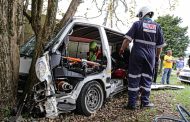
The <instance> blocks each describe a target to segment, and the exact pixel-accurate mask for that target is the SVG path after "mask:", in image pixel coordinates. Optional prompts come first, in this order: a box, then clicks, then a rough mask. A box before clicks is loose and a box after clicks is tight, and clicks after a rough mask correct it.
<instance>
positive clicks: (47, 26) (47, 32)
mask: <svg viewBox="0 0 190 122" xmlns="http://www.w3.org/2000/svg"><path fill="white" fill-rule="evenodd" d="M80 3H81V0H72V1H71V3H70V6H69V8H68V10H67V12H66V14H65V15H64V17H63V18H62V20H61V21H60V22H59V23H58V24H57V25H56V23H55V21H56V13H57V7H58V1H57V0H55V1H54V0H48V6H47V12H46V19H45V23H44V25H42V23H41V17H42V8H43V5H44V3H43V0H32V7H31V15H29V14H28V13H27V12H26V11H24V15H25V16H26V17H27V19H28V20H29V22H31V26H32V29H33V31H34V33H35V36H36V45H35V51H34V55H33V58H32V64H31V67H30V70H29V77H28V80H27V86H26V88H25V90H24V91H25V94H26V92H28V91H31V89H32V87H33V85H34V84H35V83H36V82H38V79H37V76H36V73H35V63H36V60H37V58H38V57H39V56H40V55H41V54H42V51H43V45H44V44H45V43H46V42H47V41H48V40H50V39H51V38H52V37H53V35H54V30H56V33H57V32H58V31H59V30H60V29H61V28H62V27H63V26H64V24H66V22H67V21H68V20H69V18H71V17H73V16H74V14H75V12H76V10H77V7H78V5H79V4H80ZM55 27H56V29H55ZM56 33H55V35H56ZM23 98H24V97H23Z"/></svg>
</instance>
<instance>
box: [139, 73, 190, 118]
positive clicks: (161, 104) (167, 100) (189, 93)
mask: <svg viewBox="0 0 190 122" xmlns="http://www.w3.org/2000/svg"><path fill="white" fill-rule="evenodd" d="M160 81H161V76H158V78H157V83H160ZM170 84H171V85H182V86H184V87H185V88H184V89H180V90H157V91H151V101H152V102H153V103H155V105H156V108H155V109H152V110H151V109H150V110H146V111H142V116H141V119H142V120H144V121H147V122H148V121H150V116H148V117H147V115H152V114H154V115H159V116H163V115H164V116H168V115H169V116H178V117H179V114H178V111H176V110H177V109H176V108H177V107H176V106H177V105H178V104H180V105H181V106H183V107H185V108H186V110H187V111H189V112H190V84H187V83H183V82H180V81H178V79H177V77H176V74H175V71H173V73H172V74H171V77H170ZM158 97H159V98H158Z"/></svg>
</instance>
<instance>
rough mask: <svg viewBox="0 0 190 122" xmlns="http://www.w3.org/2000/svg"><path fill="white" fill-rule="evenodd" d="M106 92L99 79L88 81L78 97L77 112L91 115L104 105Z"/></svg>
mask: <svg viewBox="0 0 190 122" xmlns="http://www.w3.org/2000/svg"><path fill="white" fill-rule="evenodd" d="M103 102H104V92H103V89H102V86H101V85H100V83H98V82H97V81H90V82H88V83H86V84H85V85H84V86H83V88H82V90H81V92H80V95H79V97H78V99H77V104H76V105H77V108H76V109H77V113H79V114H82V115H85V116H90V115H91V114H92V113H95V112H96V111H97V110H99V109H100V108H101V107H102V104H103Z"/></svg>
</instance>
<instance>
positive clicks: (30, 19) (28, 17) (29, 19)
mask: <svg viewBox="0 0 190 122" xmlns="http://www.w3.org/2000/svg"><path fill="white" fill-rule="evenodd" d="M23 15H24V16H25V17H26V18H27V19H28V21H29V23H31V22H32V18H31V16H30V15H29V14H28V13H27V12H26V11H25V10H24V9H23Z"/></svg>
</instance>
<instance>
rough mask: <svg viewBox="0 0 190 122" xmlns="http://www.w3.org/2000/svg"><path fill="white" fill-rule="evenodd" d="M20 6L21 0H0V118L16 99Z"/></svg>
mask: <svg viewBox="0 0 190 122" xmlns="http://www.w3.org/2000/svg"><path fill="white" fill-rule="evenodd" d="M22 7H23V1H22V0H16V1H15V0H1V1H0V10H1V11H0V16H1V17H0V46H1V47H0V114H1V115H0V120H1V119H2V118H1V117H4V116H5V114H6V111H4V110H8V109H10V108H12V107H13V106H14V105H15V101H16V93H17V84H18V83H17V81H18V71H19V43H20V39H22V19H23V18H22V17H23V16H22V15H23V14H22Z"/></svg>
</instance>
